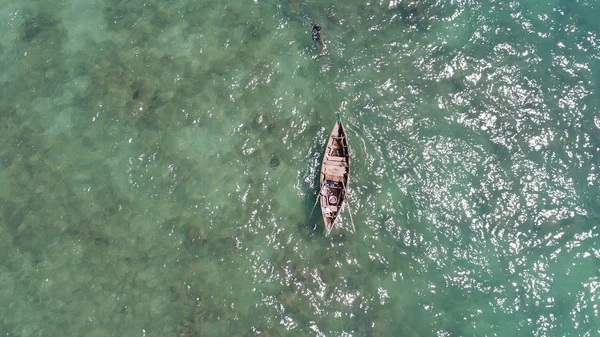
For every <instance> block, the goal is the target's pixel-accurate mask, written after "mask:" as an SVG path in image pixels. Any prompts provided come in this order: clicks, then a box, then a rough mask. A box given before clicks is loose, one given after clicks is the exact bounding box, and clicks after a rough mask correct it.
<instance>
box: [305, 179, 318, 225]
mask: <svg viewBox="0 0 600 337" xmlns="http://www.w3.org/2000/svg"><path fill="white" fill-rule="evenodd" d="M320 197H321V189H320V188H319V194H318V195H317V200H315V204H314V206H313V208H312V211H310V215H309V216H308V221H310V218H311V217H312V215H313V212H314V211H315V208H316V207H317V203H318V202H319V198H320ZM306 225H307V226H308V224H306Z"/></svg>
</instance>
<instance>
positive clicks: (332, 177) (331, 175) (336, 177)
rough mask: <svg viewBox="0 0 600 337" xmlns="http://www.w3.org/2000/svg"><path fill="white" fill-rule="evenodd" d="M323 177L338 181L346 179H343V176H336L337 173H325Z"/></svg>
mask: <svg viewBox="0 0 600 337" xmlns="http://www.w3.org/2000/svg"><path fill="white" fill-rule="evenodd" d="M325 179H326V180H331V181H335V182H338V183H341V182H345V181H346V180H344V176H338V175H333V174H325Z"/></svg>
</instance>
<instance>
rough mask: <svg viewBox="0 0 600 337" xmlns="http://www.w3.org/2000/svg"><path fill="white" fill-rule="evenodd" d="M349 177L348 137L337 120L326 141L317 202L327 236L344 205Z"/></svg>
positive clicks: (340, 122)
mask: <svg viewBox="0 0 600 337" xmlns="http://www.w3.org/2000/svg"><path fill="white" fill-rule="evenodd" d="M349 177H350V152H349V150H348V137H347V136H346V130H345V129H344V125H343V124H342V121H341V120H340V119H339V118H338V121H336V122H335V125H334V126H333V130H332V131H331V135H330V136H329V140H328V141H327V147H326V148H325V154H324V155H323V163H322V164H321V189H320V192H319V200H320V202H321V213H322V214H323V221H324V222H325V229H326V233H327V234H329V232H331V230H332V229H333V228H334V227H335V223H336V220H337V218H338V214H339V213H340V212H341V210H342V206H343V205H344V201H345V199H346V189H347V188H348V182H349Z"/></svg>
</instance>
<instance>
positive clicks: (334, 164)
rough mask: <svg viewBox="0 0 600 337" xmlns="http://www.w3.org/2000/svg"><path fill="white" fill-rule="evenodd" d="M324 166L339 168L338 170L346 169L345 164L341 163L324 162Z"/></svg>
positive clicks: (346, 165)
mask: <svg viewBox="0 0 600 337" xmlns="http://www.w3.org/2000/svg"><path fill="white" fill-rule="evenodd" d="M325 165H328V166H334V167H339V168H346V167H348V164H347V163H346V162H341V161H328V162H325Z"/></svg>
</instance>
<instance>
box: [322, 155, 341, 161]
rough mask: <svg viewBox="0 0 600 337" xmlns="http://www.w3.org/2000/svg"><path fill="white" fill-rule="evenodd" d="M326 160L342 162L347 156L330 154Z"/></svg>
mask: <svg viewBox="0 0 600 337" xmlns="http://www.w3.org/2000/svg"><path fill="white" fill-rule="evenodd" d="M325 161H341V162H346V158H344V157H337V156H329V157H327V158H326V159H325Z"/></svg>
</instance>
